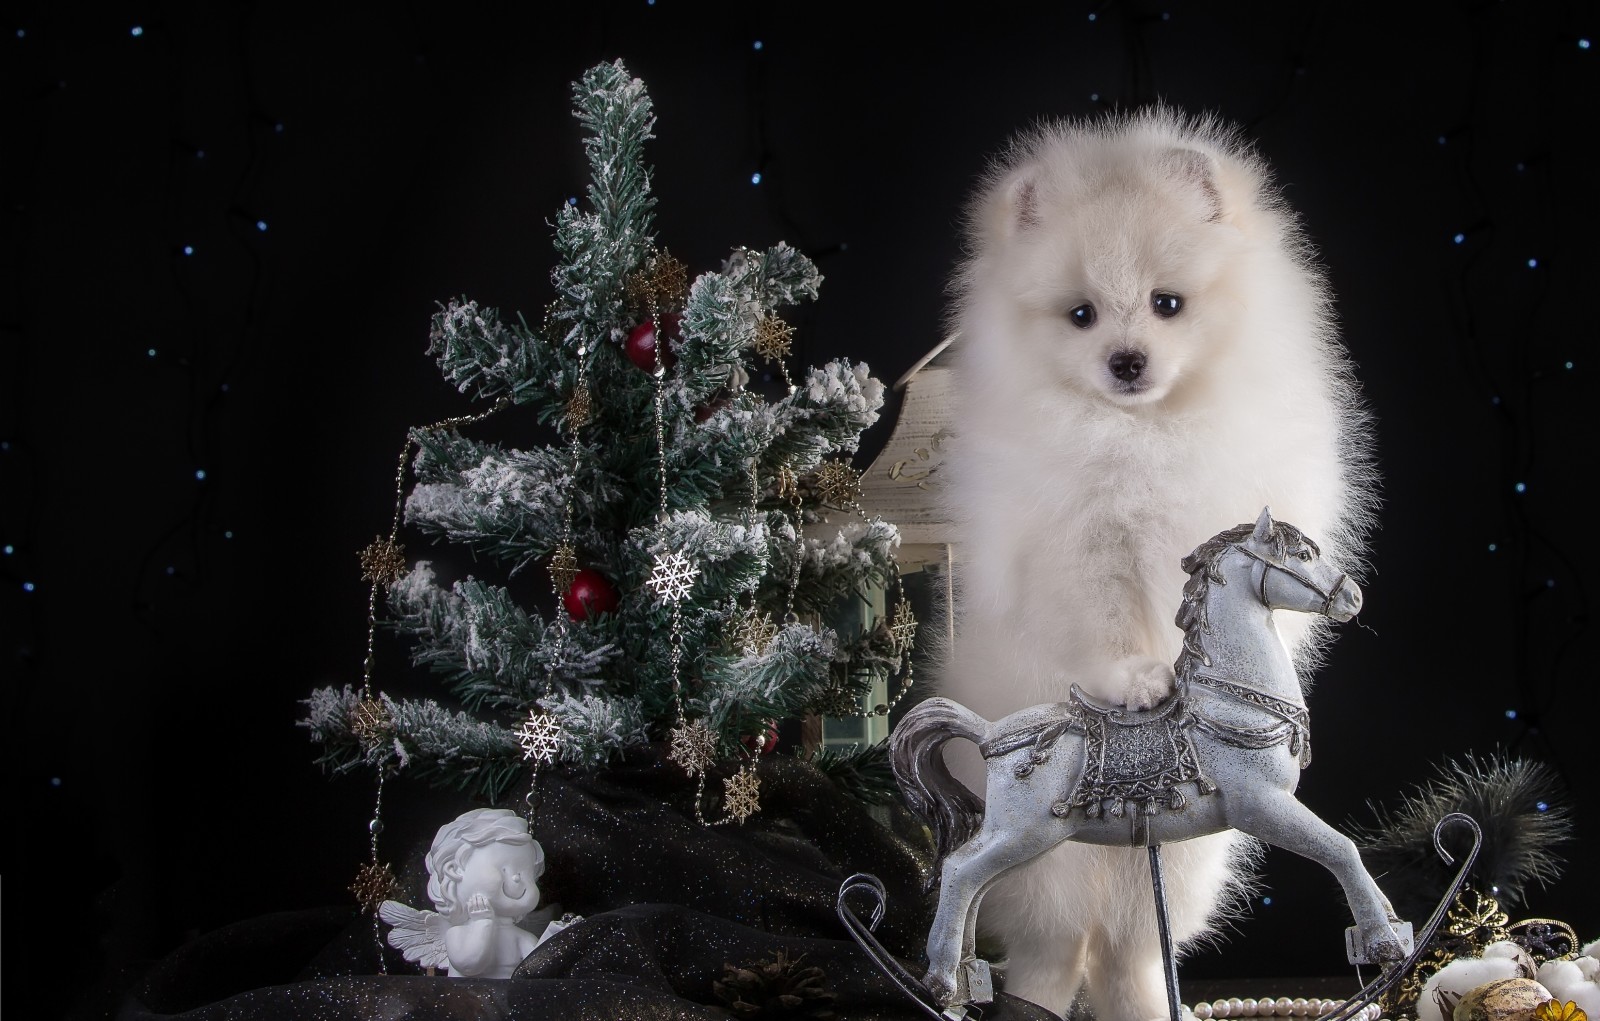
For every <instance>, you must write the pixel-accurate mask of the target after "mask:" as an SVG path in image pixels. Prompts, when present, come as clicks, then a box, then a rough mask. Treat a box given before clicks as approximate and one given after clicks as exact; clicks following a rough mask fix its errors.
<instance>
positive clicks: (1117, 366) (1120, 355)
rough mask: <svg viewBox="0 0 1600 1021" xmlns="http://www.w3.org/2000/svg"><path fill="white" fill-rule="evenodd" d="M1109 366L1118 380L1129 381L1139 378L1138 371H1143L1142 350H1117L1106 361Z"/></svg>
mask: <svg viewBox="0 0 1600 1021" xmlns="http://www.w3.org/2000/svg"><path fill="white" fill-rule="evenodd" d="M1106 364H1107V365H1108V366H1110V368H1111V374H1112V375H1113V376H1115V377H1117V378H1118V379H1120V380H1123V381H1125V382H1128V383H1131V382H1133V381H1134V380H1136V379H1138V378H1139V373H1141V372H1143V371H1144V352H1143V351H1118V352H1117V353H1116V354H1114V355H1112V356H1111V358H1110V360H1109V361H1107V363H1106Z"/></svg>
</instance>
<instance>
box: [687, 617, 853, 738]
mask: <svg viewBox="0 0 1600 1021" xmlns="http://www.w3.org/2000/svg"><path fill="white" fill-rule="evenodd" d="M836 643H837V640H836V637H835V635H834V633H833V632H832V631H831V630H828V629H826V628H824V629H823V630H821V631H815V630H812V629H811V628H810V627H808V626H806V625H804V624H789V625H787V626H785V627H784V628H783V629H782V630H781V631H779V632H778V634H777V637H775V638H774V639H773V640H772V642H771V643H770V644H769V645H768V646H767V648H766V649H765V650H763V651H762V652H761V653H759V654H757V655H753V656H745V657H743V658H741V659H738V660H736V661H733V662H731V663H727V664H720V663H716V662H708V663H707V670H706V677H705V686H704V688H703V690H702V691H701V692H699V693H698V694H697V695H696V696H695V697H694V698H693V699H692V700H691V706H692V709H693V710H694V712H695V713H696V714H697V715H703V716H705V718H706V721H707V723H708V725H709V726H711V727H712V728H713V729H715V730H724V729H726V728H728V727H730V726H732V725H733V724H734V722H735V721H737V720H739V719H740V718H742V719H744V720H745V721H746V722H747V723H750V724H754V723H756V722H759V721H761V720H767V719H780V718H783V717H786V716H793V715H797V714H798V711H799V710H800V709H802V708H803V707H804V706H805V705H807V704H808V703H809V702H810V700H811V699H812V697H813V696H814V695H815V694H816V693H817V692H818V691H820V690H821V689H822V688H823V687H824V686H825V685H826V684H827V683H828V678H829V668H830V665H831V663H832V661H833V659H834V655H835V651H836ZM747 729H750V728H747Z"/></svg>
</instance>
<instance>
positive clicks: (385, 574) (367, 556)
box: [360, 535, 406, 586]
mask: <svg viewBox="0 0 1600 1021" xmlns="http://www.w3.org/2000/svg"><path fill="white" fill-rule="evenodd" d="M360 556H361V580H362V581H371V582H376V583H378V584H379V585H384V586H388V585H392V584H394V581H395V579H397V578H399V577H400V575H402V574H404V573H405V570H406V548H405V547H404V546H402V545H400V544H399V543H397V542H395V541H394V540H393V539H385V538H384V537H383V536H381V535H380V536H378V537H376V538H374V539H373V540H372V544H371V545H370V546H368V547H367V548H366V549H364V550H362V551H361V554H360Z"/></svg>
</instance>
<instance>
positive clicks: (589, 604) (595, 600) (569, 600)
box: [561, 567, 617, 620]
mask: <svg viewBox="0 0 1600 1021" xmlns="http://www.w3.org/2000/svg"><path fill="white" fill-rule="evenodd" d="M561 602H562V604H563V605H565V606H566V608H567V616H569V617H571V618H572V619H573V620H588V619H589V618H590V617H593V616H595V615H596V614H600V613H610V612H612V611H613V610H615V609H616V608H617V590H616V589H614V588H612V587H611V583H610V582H609V581H607V580H606V576H605V575H603V574H601V573H600V572H599V571H595V570H591V569H589V568H587V567H586V568H584V569H583V570H581V571H579V572H578V573H577V574H575V575H573V576H572V584H571V585H569V586H568V587H567V590H566V591H565V592H563V593H562V594H561Z"/></svg>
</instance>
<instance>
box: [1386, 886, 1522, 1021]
mask: <svg viewBox="0 0 1600 1021" xmlns="http://www.w3.org/2000/svg"><path fill="white" fill-rule="evenodd" d="M1506 921H1507V916H1506V913H1505V912H1504V911H1502V910H1500V902H1499V901H1497V900H1496V899H1495V898H1494V897H1492V896H1490V895H1489V894H1486V893H1482V892H1480V891H1478V890H1477V889H1475V888H1474V887H1471V886H1464V887H1462V888H1461V891H1460V892H1459V893H1457V894H1456V898H1455V900H1454V902H1452V903H1451V905H1450V910H1449V911H1448V912H1447V913H1446V914H1445V919H1444V924H1443V925H1442V926H1440V928H1441V930H1442V932H1441V933H1440V934H1439V935H1436V936H1435V937H1434V942H1433V945H1432V946H1431V947H1430V948H1429V950H1428V952H1427V953H1426V954H1425V955H1424V956H1423V957H1421V958H1420V959H1419V960H1418V961H1417V963H1416V964H1415V965H1413V966H1412V968H1411V970H1410V971H1408V972H1407V973H1406V976H1405V978H1403V979H1401V980H1400V983H1399V984H1398V985H1396V986H1393V987H1391V988H1390V989H1388V990H1387V991H1385V992H1384V993H1383V995H1382V996H1380V997H1379V998H1378V1005H1379V1006H1380V1007H1381V1008H1382V1010H1383V1015H1384V1017H1399V1016H1401V1015H1402V1014H1415V1008H1416V1003H1417V1000H1418V998H1419V997H1421V996H1422V987H1423V986H1425V985H1427V984H1428V980H1429V979H1430V978H1432V977H1433V976H1434V975H1436V974H1438V972H1439V971H1440V970H1441V969H1442V968H1443V967H1444V966H1445V965H1447V964H1449V963H1450V962H1451V961H1453V960H1455V959H1456V958H1458V957H1477V956H1479V955H1480V954H1481V953H1482V952H1483V949H1484V948H1485V947H1487V946H1488V945H1489V944H1491V943H1498V942H1500V941H1501V940H1504V939H1506V938H1507V937H1508V936H1509V935H1510V931H1509V930H1508V929H1507V928H1506Z"/></svg>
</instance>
